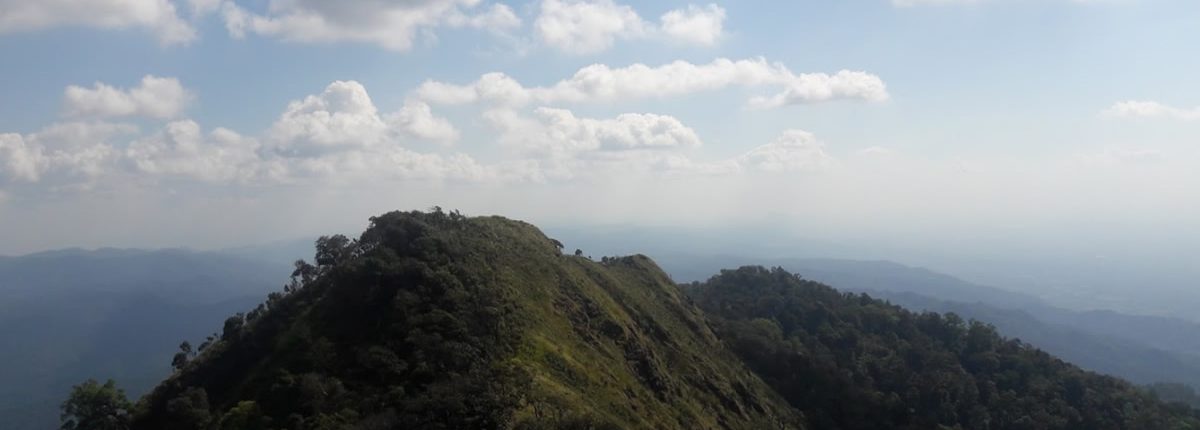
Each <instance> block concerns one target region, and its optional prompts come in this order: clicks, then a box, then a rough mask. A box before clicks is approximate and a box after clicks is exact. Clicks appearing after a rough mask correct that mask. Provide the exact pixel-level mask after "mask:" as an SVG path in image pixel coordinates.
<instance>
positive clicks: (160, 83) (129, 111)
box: [63, 75, 195, 118]
mask: <svg viewBox="0 0 1200 430" xmlns="http://www.w3.org/2000/svg"><path fill="white" fill-rule="evenodd" d="M194 98H195V96H193V95H192V93H191V92H190V91H188V90H187V89H185V88H184V87H183V85H182V84H180V83H179V80H178V79H176V78H162V77H157V76H153V75H146V76H145V77H143V78H142V82H141V85H139V86H137V87H134V88H129V89H122V88H116V87H113V86H111V85H108V84H104V83H101V82H96V83H95V84H94V85H93V86H92V88H85V87H80V86H75V85H72V86H69V87H67V89H66V90H65V91H64V92H63V110H64V113H65V114H66V115H68V116H72V117H123V116H143V117H150V118H173V117H176V116H179V114H181V113H183V110H184V108H186V107H187V105H188V103H190V102H191V101H192V99H194Z"/></svg>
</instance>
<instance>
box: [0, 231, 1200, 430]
mask: <svg viewBox="0 0 1200 430" xmlns="http://www.w3.org/2000/svg"><path fill="white" fill-rule="evenodd" d="M312 243H313V241H312V240H295V241H284V242H277V243H273V244H268V245H264V246H256V247H245V248H238V249H229V250H222V251H217V252H196V251H188V250H157V251H148V250H137V249H100V250H80V249H69V250H60V251H52V252H44V253H38V254H32V255H27V256H21V257H0V339H4V340H5V342H4V343H3V344H0V362H2V363H5V366H3V367H0V380H4V381H6V382H7V383H6V384H3V385H0V405H3V406H2V407H0V421H3V422H5V423H6V425H5V426H4V427H5V428H11V429H14V430H33V429H43V428H48V426H51V425H52V424H53V423H54V422H56V420H57V406H58V403H59V402H60V401H61V400H62V396H63V393H65V391H66V389H67V388H68V387H69V386H70V385H71V384H74V383H78V382H79V381H80V380H82V379H85V378H88V377H95V378H107V377H114V378H116V379H118V380H120V381H121V382H122V385H123V386H124V387H125V388H126V389H128V390H129V391H130V393H131V394H133V395H139V394H141V393H143V392H145V391H146V390H147V389H149V388H150V387H151V386H152V385H153V384H154V383H155V382H156V381H158V380H160V379H161V378H162V377H164V376H165V375H167V374H169V373H170V366H169V364H170V359H171V356H172V354H173V353H174V351H175V349H176V346H177V345H178V344H179V342H180V341H182V340H190V341H192V342H193V343H194V344H195V343H198V341H199V340H201V339H202V338H203V337H204V336H206V335H209V334H212V333H214V332H215V331H218V329H219V328H220V327H221V323H222V321H224V319H225V317H228V316H229V315H231V314H233V313H234V312H240V311H247V310H250V309H251V308H253V306H254V305H256V304H258V303H259V302H261V301H262V299H263V297H265V295H266V294H267V293H268V292H271V291H278V290H279V289H280V286H281V285H283V283H284V282H285V281H286V278H287V275H288V274H289V273H291V271H292V266H291V262H292V261H294V260H295V259H297V258H300V257H307V256H309V255H311V254H312ZM656 260H657V261H658V263H659V264H661V265H662V267H663V268H664V270H665V271H666V272H667V273H669V274H670V275H671V276H672V278H673V279H674V280H675V281H677V282H687V281H693V280H706V279H707V278H708V277H710V276H712V274H714V273H717V272H718V271H719V270H720V269H722V268H729V267H738V266H742V265H747V264H762V265H765V266H780V267H783V268H786V269H788V270H790V271H793V272H796V273H798V274H800V275H801V276H803V277H805V278H807V279H811V280H815V281H819V282H821V283H825V284H829V285H833V286H835V287H837V288H839V289H841V290H844V291H856V292H863V293H867V294H869V295H871V296H873V297H877V298H881V299H885V300H888V301H890V302H892V303H894V304H897V305H900V306H903V307H906V308H909V309H913V310H929V311H935V312H954V313H956V314H959V315H961V316H962V317H964V318H967V319H976V320H979V321H983V322H987V323H989V324H992V325H994V326H995V327H996V328H997V330H998V331H999V333H1001V334H1003V335H1005V336H1009V337H1015V338H1019V339H1021V340H1023V341H1026V342H1029V343H1030V344H1032V345H1034V346H1037V347H1039V348H1041V349H1043V350H1046V351H1048V352H1050V353H1052V354H1054V355H1057V356H1059V357H1062V358H1064V359H1066V360H1067V361H1069V362H1071V363H1075V364H1078V365H1080V366H1081V367H1083V368H1085V369H1090V370H1094V371H1098V372H1102V373H1108V374H1112V375H1117V376H1120V377H1122V378H1125V379H1128V380H1130V381H1133V382H1136V383H1139V384H1149V383H1155V382H1176V383H1184V384H1188V385H1191V386H1193V387H1197V386H1200V358H1197V357H1200V336H1197V335H1196V333H1200V325H1198V324H1195V323H1191V322H1189V321H1184V320H1181V319H1174V318H1164V317H1154V316H1133V315H1124V314H1120V313H1117V312H1112V311H1072V310H1066V309H1061V308H1057V307H1054V306H1050V305H1048V304H1046V303H1045V302H1044V301H1042V300H1040V299H1038V298H1037V297H1034V296H1031V295H1027V294H1021V293H1016V292H1011V291H1007V290H1004V289H999V288H994V287H988V286H983V285H977V284H973V283H970V282H966V281H963V280H961V279H957V278H954V277H951V276H948V275H944V274H940V273H936V272H932V271H929V270H925V269H921V268H914V267H908V266H904V265H900V264H897V263H893V262H887V261H855V260H844V259H761V258H749V257H732V256H696V255H683V254H672V253H662V254H661V255H659V256H657V258H656Z"/></svg>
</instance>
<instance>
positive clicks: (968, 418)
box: [688, 266, 1200, 429]
mask: <svg viewBox="0 0 1200 430" xmlns="http://www.w3.org/2000/svg"><path fill="white" fill-rule="evenodd" d="M688 291H689V292H690V294H692V295H693V296H694V297H695V300H696V302H697V303H698V304H699V305H700V307H701V308H702V309H704V310H705V311H706V312H707V313H708V317H709V318H710V320H711V321H713V323H714V326H715V327H716V329H717V331H718V333H719V335H720V336H721V337H722V338H723V340H724V341H725V342H726V344H727V345H729V346H730V348H731V349H733V350H734V351H735V352H736V353H737V354H738V355H739V356H740V357H741V358H742V359H743V360H744V361H745V362H746V363H747V365H749V366H750V367H751V368H752V369H754V371H755V372H756V373H758V375H759V376H760V377H762V378H763V379H764V380H766V381H768V382H769V383H770V384H771V385H772V387H774V388H775V389H776V391H778V392H779V393H780V394H782V395H783V396H784V397H785V398H787V399H788V401H789V402H790V403H791V404H792V405H793V406H794V407H796V408H797V409H798V410H800V411H802V412H803V413H804V414H805V415H806V416H807V418H808V420H809V422H810V423H811V425H812V426H813V427H814V428H836V429H880V428H896V429H951V428H953V429H987V428H991V429H1194V428H1200V420H1198V419H1197V416H1196V414H1195V412H1194V411H1192V410H1190V409H1189V408H1188V407H1186V406H1182V405H1175V406H1167V405H1164V404H1163V403H1161V402H1159V401H1158V400H1156V399H1154V398H1153V397H1152V396H1150V395H1149V394H1147V393H1145V392H1143V391H1142V390H1139V389H1138V388H1136V387H1134V386H1133V385H1131V384H1129V383H1127V382H1124V381H1121V380H1119V379H1116V378H1112V377H1108V376H1101V375H1098V374H1095V373H1091V372H1087V371H1084V370H1081V369H1079V368H1078V367H1076V366H1074V365H1071V364H1068V363H1065V362H1063V361H1061V360H1059V359H1057V358H1055V357H1053V356H1050V355H1049V354H1047V353H1045V352H1042V351H1040V350H1037V349H1035V348H1033V347H1031V346H1029V345H1027V344H1024V343H1021V342H1019V341H1015V340H1007V339H1004V338H1002V337H1000V336H999V335H998V334H997V333H996V331H995V329H994V328H992V327H991V326H988V325H985V324H982V323H979V322H969V323H968V322H966V321H963V320H962V319H961V318H959V317H957V316H955V315H954V314H946V315H940V314H937V313H931V312H926V313H920V314H917V313H913V312H909V311H907V310H904V309H902V308H900V307H898V306H894V305H891V304H889V303H887V302H884V301H881V300H877V299H873V298H871V297H870V296H867V295H864V294H853V293H842V292H839V291H837V290H834V289H833V288H830V287H828V286H825V285H823V284H820V283H816V282H812V281H808V280H804V279H802V278H800V277H799V276H797V275H793V274H791V273H788V272H787V271H785V270H783V269H771V270H768V269H765V268H762V267H752V266H751V267H743V268H741V269H738V270H726V271H722V272H721V273H720V274H719V275H717V276H715V277H713V278H711V279H710V280H708V281H707V282H704V283H694V284H692V285H690V286H689V287H688Z"/></svg>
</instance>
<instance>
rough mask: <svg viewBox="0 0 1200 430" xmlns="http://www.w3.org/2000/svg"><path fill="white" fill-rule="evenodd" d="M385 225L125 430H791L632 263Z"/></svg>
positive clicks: (641, 266) (525, 235)
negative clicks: (445, 429)
mask: <svg viewBox="0 0 1200 430" xmlns="http://www.w3.org/2000/svg"><path fill="white" fill-rule="evenodd" d="M559 246H560V245H559V244H558V243H557V242H555V241H553V240H551V239H549V238H547V237H545V236H544V235H543V234H541V233H540V232H539V231H538V230H537V229H536V228H534V227H533V226H531V225H529V224H525V223H522V222H517V221H511V220H507V219H503V218H465V217H462V216H459V215H457V214H447V213H443V212H441V211H436V212H432V213H389V214H385V215H383V216H380V217H376V218H373V219H372V222H371V227H370V228H369V229H368V230H367V231H366V232H365V233H363V235H362V236H361V237H360V238H359V239H357V240H347V239H346V238H343V237H331V238H323V239H322V240H321V241H320V242H319V243H318V250H317V255H316V259H315V263H316V264H315V265H307V264H303V265H298V266H297V270H296V273H295V276H296V282H295V283H294V285H293V286H292V287H290V288H288V291H286V292H285V293H280V294H273V295H272V297H271V298H270V299H269V300H268V301H267V303H265V304H264V305H263V306H261V307H260V308H259V309H256V310H255V311H253V312H250V313H249V314H247V315H245V316H244V317H242V316H238V317H235V318H231V319H230V320H229V321H227V322H226V324H225V327H224V330H223V332H222V333H221V335H220V336H219V339H218V340H216V341H215V342H214V343H212V344H210V345H205V348H204V349H203V351H202V352H201V353H200V355H199V356H198V357H197V358H195V359H193V360H192V361H191V362H190V363H188V364H186V365H185V366H183V369H182V370H181V371H180V372H178V373H177V374H175V375H174V376H172V377H171V378H169V379H168V380H166V381H165V382H163V383H162V385H160V386H159V387H158V388H157V389H156V390H154V392H153V393H151V394H150V395H148V396H147V397H146V398H144V399H143V400H142V402H141V404H140V405H139V407H138V411H137V413H136V414H135V415H136V416H135V420H134V424H133V428H137V429H165V428H171V429H193V428H194V429H201V428H231V429H232V428H237V429H268V428H271V429H275V428H278V429H284V428H286V429H299V428H304V429H310V428H311V429H343V428H355V429H376V428H379V429H383V428H447V429H457V428H656V429H669V428H680V429H706V428H745V429H750V428H801V427H802V423H801V421H800V419H799V417H798V416H797V415H796V414H795V413H794V412H793V411H792V410H791V408H789V407H788V406H787V404H786V403H785V402H783V401H782V399H781V398H780V397H779V396H777V395H775V394H774V393H773V392H771V390H770V389H769V388H768V387H767V386H766V385H765V384H764V383H763V382H762V381H761V380H759V379H758V378H756V377H755V376H754V375H753V374H752V373H750V372H749V371H748V370H747V369H745V368H744V367H743V366H742V364H741V363H740V362H739V361H738V360H737V359H736V357H734V356H733V355H732V354H731V353H730V352H728V351H727V350H725V349H724V348H723V346H722V344H721V342H720V341H719V340H718V339H717V337H716V336H715V335H714V334H713V332H712V331H710V329H709V328H708V326H707V324H706V323H705V320H704V318H703V316H702V314H701V313H700V312H699V311H698V310H697V309H696V308H695V307H694V306H692V305H690V304H689V303H688V300H687V299H686V298H685V297H684V295H683V293H682V291H681V290H680V289H679V288H678V287H677V286H676V285H674V283H672V282H671V280H670V279H669V278H668V277H667V276H666V275H664V274H663V273H662V271H661V270H659V269H658V267H657V266H656V265H655V264H654V263H653V262H652V261H650V260H649V259H648V258H646V257H643V256H634V257H625V258H617V259H604V260H603V262H600V263H597V262H593V261H591V260H589V259H587V258H584V257H578V256H568V255H563V254H562V253H561V249H560V248H559Z"/></svg>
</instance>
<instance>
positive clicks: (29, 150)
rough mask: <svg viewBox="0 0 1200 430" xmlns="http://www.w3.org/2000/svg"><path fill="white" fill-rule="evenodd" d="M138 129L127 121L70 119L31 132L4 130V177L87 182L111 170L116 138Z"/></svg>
mask: <svg viewBox="0 0 1200 430" xmlns="http://www.w3.org/2000/svg"><path fill="white" fill-rule="evenodd" d="M136 131H137V128H136V127H134V126H131V125H127V124H114V123H106V122H67V123H57V124H51V125H49V126H47V127H45V128H43V129H42V130H39V131H37V132H35V133H31V134H27V135H20V134H16V133H6V134H0V167H3V170H0V178H6V179H7V180H8V181H11V182H26V183H34V182H43V181H49V182H52V183H53V184H54V185H85V186H86V185H87V184H89V183H91V182H92V180H94V179H95V178H97V177H99V176H102V175H103V174H105V173H108V172H109V171H110V170H111V168H112V165H113V164H114V162H115V161H116V156H117V154H116V151H115V150H114V149H113V141H114V139H115V138H117V137H119V136H125V135H129V134H133V133H135V132H136Z"/></svg>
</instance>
